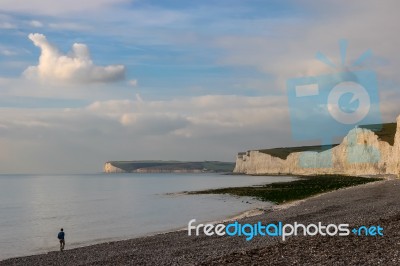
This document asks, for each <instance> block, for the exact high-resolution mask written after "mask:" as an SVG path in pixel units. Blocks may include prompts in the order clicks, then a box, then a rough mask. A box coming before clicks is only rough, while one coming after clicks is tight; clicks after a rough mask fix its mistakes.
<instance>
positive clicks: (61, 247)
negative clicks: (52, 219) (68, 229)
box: [57, 228, 65, 251]
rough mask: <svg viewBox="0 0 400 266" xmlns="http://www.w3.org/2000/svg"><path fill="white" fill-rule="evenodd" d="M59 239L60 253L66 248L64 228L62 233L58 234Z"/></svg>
mask: <svg viewBox="0 0 400 266" xmlns="http://www.w3.org/2000/svg"><path fill="white" fill-rule="evenodd" d="M57 237H58V239H59V240H60V251H63V250H64V246H65V239H64V238H65V233H64V229H63V228H61V231H60V232H59V233H58V236H57Z"/></svg>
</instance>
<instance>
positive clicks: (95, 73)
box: [24, 33, 125, 83]
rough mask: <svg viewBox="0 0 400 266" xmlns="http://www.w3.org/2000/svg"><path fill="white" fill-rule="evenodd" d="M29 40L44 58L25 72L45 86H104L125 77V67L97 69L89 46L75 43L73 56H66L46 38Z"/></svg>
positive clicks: (40, 36) (72, 51) (36, 37)
mask: <svg viewBox="0 0 400 266" xmlns="http://www.w3.org/2000/svg"><path fill="white" fill-rule="evenodd" d="M29 39H30V40H31V41H32V42H33V44H34V45H35V46H37V47H39V48H40V49H41V54H40V57H39V64H38V65H37V66H30V67H28V68H27V69H26V70H25V71H24V76H25V77H27V78H38V79H39V80H41V81H45V82H65V83H96V82H102V83H104V82H114V81H118V80H122V79H124V77H125V67H124V66H123V65H109V66H97V65H95V64H94V63H93V61H92V59H91V56H90V52H89V48H88V47H87V46H86V45H85V44H81V43H74V44H73V45H72V49H71V52H70V53H69V54H63V53H61V52H60V51H59V50H58V49H57V47H56V46H54V45H53V44H51V43H50V42H49V41H48V40H47V38H46V36H44V35H43V34H39V33H35V34H29Z"/></svg>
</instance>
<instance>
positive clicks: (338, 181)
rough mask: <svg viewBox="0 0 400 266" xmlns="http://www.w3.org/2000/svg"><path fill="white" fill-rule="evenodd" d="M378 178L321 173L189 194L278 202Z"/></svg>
mask: <svg viewBox="0 0 400 266" xmlns="http://www.w3.org/2000/svg"><path fill="white" fill-rule="evenodd" d="M243 178H246V177H243ZM379 180H382V179H381V178H365V177H356V176H341V175H321V176H309V177H300V179H299V180H295V181H292V182H279V183H272V184H266V185H261V186H250V187H232V188H220V189H210V190H204V191H195V192H190V194H231V195H236V196H247V197H254V198H257V199H259V200H262V201H270V202H273V203H276V204H280V203H285V202H288V201H294V200H300V199H304V198H307V197H310V196H313V195H317V194H320V193H324V192H328V191H332V190H336V189H339V188H344V187H350V186H355V185H361V184H366V183H369V182H375V181H379Z"/></svg>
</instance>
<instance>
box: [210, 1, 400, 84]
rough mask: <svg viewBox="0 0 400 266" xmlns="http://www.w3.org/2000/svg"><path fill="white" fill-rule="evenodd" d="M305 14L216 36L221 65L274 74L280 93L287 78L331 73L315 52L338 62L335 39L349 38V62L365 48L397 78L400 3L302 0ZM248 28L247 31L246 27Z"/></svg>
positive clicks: (385, 74)
mask: <svg viewBox="0 0 400 266" xmlns="http://www.w3.org/2000/svg"><path fill="white" fill-rule="evenodd" d="M301 4H302V9H303V10H306V12H307V13H309V14H311V15H309V16H308V17H307V18H302V19H296V20H295V19H293V18H289V19H288V20H287V21H286V22H285V23H280V24H273V22H272V21H268V20H265V21H264V22H260V24H258V26H259V27H265V28H267V29H268V28H269V27H270V25H271V24H272V25H274V28H273V30H271V34H266V35H261V34H259V32H257V34H256V35H251V34H249V35H247V36H243V34H231V35H230V36H221V37H219V38H217V41H216V45H217V46H219V47H221V48H223V49H224V52H225V55H226V56H224V57H223V58H221V60H220V63H222V64H227V65H230V66H232V65H236V66H250V67H254V68H257V69H258V70H260V71H262V72H264V73H267V74H268V75H271V76H273V77H274V78H276V81H277V82H276V84H274V87H275V88H276V89H277V90H280V91H283V90H284V89H285V86H286V80H287V79H289V78H292V77H298V76H312V75H319V74H323V73H330V72H332V69H330V68H329V67H327V66H325V65H324V64H323V63H321V62H319V61H317V60H316V59H315V54H316V52H318V51H321V52H323V53H324V54H326V55H327V56H328V57H330V58H331V59H332V60H333V61H334V63H336V64H338V65H340V50H339V44H338V41H339V40H340V39H343V38H344V39H347V40H348V52H347V60H348V61H347V62H346V63H347V65H349V64H350V63H351V62H352V61H355V59H357V57H358V56H360V55H361V54H362V53H363V52H364V51H365V50H367V49H371V50H372V51H373V54H374V57H373V60H377V59H379V57H380V58H381V59H383V61H386V63H385V64H381V65H379V66H377V67H376V69H375V70H377V71H378V73H379V75H380V76H381V77H385V78H390V79H392V80H397V81H398V82H399V81H400V78H399V77H400V76H399V75H398V74H397V72H398V69H399V68H400V53H398V47H399V46H400V37H399V35H398V34H397V33H398V32H399V31H400V24H399V23H398V10H399V8H400V2H399V1H396V0H387V1H385V4H382V3H381V2H377V1H370V0H368V1H364V0H354V1H344V0H338V1H311V0H301ZM249 32H251V31H250V29H249Z"/></svg>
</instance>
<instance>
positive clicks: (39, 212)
mask: <svg viewBox="0 0 400 266" xmlns="http://www.w3.org/2000/svg"><path fill="white" fill-rule="evenodd" d="M292 179H293V178H291V177H256V176H231V175H219V174H93V175H57V176H43V175H0V259H5V258H10V257H15V256H21V255H30V254H35V253H44V252H48V251H54V250H57V248H58V240H57V233H58V231H59V229H60V228H61V227H63V228H64V230H65V232H66V243H67V245H66V247H67V249H68V248H73V247H78V246H84V245H90V244H94V243H99V242H104V241H109V240H117V239H127V238H132V237H137V236H143V235H148V234H152V233H156V232H162V231H168V230H173V229H179V228H183V227H185V226H186V225H187V223H188V221H189V220H191V219H197V221H214V220H219V219H223V218H226V217H229V216H232V215H235V214H238V213H240V212H243V211H246V210H249V209H252V208H255V207H265V206H267V205H268V203H265V202H263V203H262V202H259V201H255V200H250V203H251V204H249V203H246V201H248V200H247V199H245V200H243V198H240V199H239V198H236V197H231V196H224V195H182V194H179V193H176V194H170V193H175V192H182V191H193V190H201V189H207V188H217V187H228V186H230V187H232V186H246V185H255V184H263V183H271V182H277V181H290V180H292Z"/></svg>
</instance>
